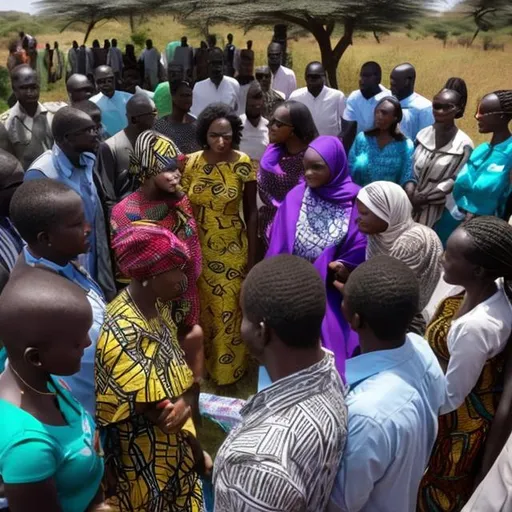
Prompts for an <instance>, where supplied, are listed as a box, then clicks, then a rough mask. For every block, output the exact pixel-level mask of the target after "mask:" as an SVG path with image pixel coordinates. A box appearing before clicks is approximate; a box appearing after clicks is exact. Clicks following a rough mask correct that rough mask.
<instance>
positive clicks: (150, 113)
mask: <svg viewBox="0 0 512 512" xmlns="http://www.w3.org/2000/svg"><path fill="white" fill-rule="evenodd" d="M157 115H158V111H157V110H156V109H155V110H152V111H151V112H144V114H139V115H137V116H133V117H134V118H135V119H137V118H139V117H144V116H153V117H156V116H157Z"/></svg>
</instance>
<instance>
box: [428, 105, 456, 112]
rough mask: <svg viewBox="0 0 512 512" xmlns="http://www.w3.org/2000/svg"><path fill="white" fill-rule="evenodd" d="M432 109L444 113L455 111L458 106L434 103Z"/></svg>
mask: <svg viewBox="0 0 512 512" xmlns="http://www.w3.org/2000/svg"><path fill="white" fill-rule="evenodd" d="M432 107H433V109H434V110H444V111H448V110H453V109H454V108H457V107H456V105H454V104H453V103H434V104H433V105H432Z"/></svg>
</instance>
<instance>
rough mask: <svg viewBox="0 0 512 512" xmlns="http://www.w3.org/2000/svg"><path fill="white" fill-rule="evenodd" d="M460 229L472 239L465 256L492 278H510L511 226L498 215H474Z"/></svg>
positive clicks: (511, 271) (511, 269)
mask: <svg viewBox="0 0 512 512" xmlns="http://www.w3.org/2000/svg"><path fill="white" fill-rule="evenodd" d="M462 229H464V231H465V232H466V233H467V234H468V235H469V236H470V237H471V238H472V239H473V248H472V250H471V251H468V252H467V253H466V254H465V257H466V258H467V259H468V260H469V261H471V262H472V263H474V264H475V265H479V266H481V267H482V268H483V269H485V270H486V271H487V272H488V274H489V275H490V276H491V277H492V278H493V279H497V278H498V277H504V278H505V279H507V280H510V279H512V226H510V225H509V224H508V223H507V222H505V221H504V220H502V219H499V218H498V217H475V218H474V219H471V220H469V221H467V222H466V223H464V224H463V225H462Z"/></svg>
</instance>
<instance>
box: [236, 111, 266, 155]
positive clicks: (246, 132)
mask: <svg viewBox="0 0 512 512" xmlns="http://www.w3.org/2000/svg"><path fill="white" fill-rule="evenodd" d="M240 119H241V120H242V123H243V131H242V140H241V141H240V151H241V152H242V153H245V154H246V155H249V157H250V159H251V160H256V161H257V162H259V161H260V160H261V157H262V156H263V153H264V152H265V149H267V146H268V143H269V140H268V121H267V120H266V119H265V118H264V117H261V118H260V122H259V123H258V126H254V125H253V124H252V123H251V122H250V121H249V120H248V119H247V116H246V115H245V114H243V115H241V116H240Z"/></svg>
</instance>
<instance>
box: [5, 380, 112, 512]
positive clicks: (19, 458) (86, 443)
mask: <svg viewBox="0 0 512 512" xmlns="http://www.w3.org/2000/svg"><path fill="white" fill-rule="evenodd" d="M55 388H58V395H57V396H58V398H57V399H58V401H59V406H60V410H61V412H62V414H63V416H64V418H65V419H66V421H67V423H68V424H67V425H63V426H54V425H46V424H44V423H41V422H40V421H39V420H37V419H36V418H34V416H32V415H31V414H29V413H28V412H26V411H24V410H23V409H20V408H19V407H16V406H15V405H13V404H11V403H9V402H6V401H5V400H1V399H0V476H1V477H2V479H3V481H4V482H5V483H6V484H28V483H35V482H41V481H43V480H46V479H47V478H53V479H54V480H55V484H56V487H57V492H58V495H59V500H60V505H61V507H62V510H63V512H84V511H85V510H86V509H87V507H88V506H89V505H90V503H91V501H92V500H93V498H94V497H95V496H96V493H97V492H98V489H99V486H100V482H101V478H102V476H103V459H102V458H101V457H100V456H99V455H98V453H97V450H96V447H97V442H96V441H95V440H96V429H95V424H94V421H93V420H92V418H91V417H90V416H89V415H88V414H87V413H86V412H85V410H84V408H83V407H82V406H81V405H80V404H79V403H78V402H77V401H76V400H75V399H74V398H73V397H72V395H71V394H70V393H69V392H68V391H66V390H65V389H64V388H63V387H62V386H61V385H58V384H55Z"/></svg>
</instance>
